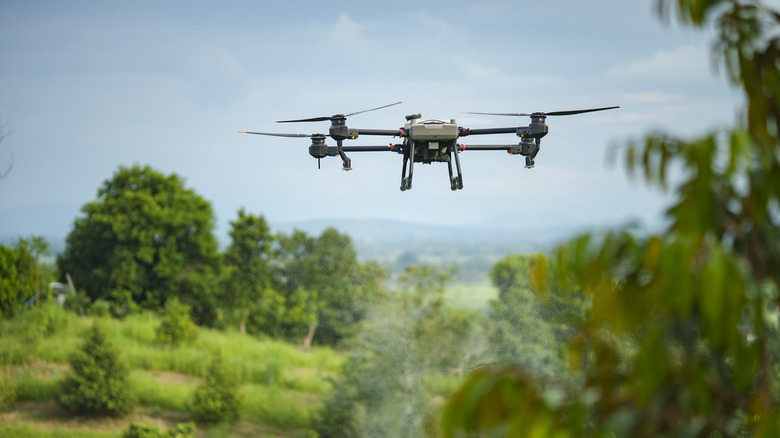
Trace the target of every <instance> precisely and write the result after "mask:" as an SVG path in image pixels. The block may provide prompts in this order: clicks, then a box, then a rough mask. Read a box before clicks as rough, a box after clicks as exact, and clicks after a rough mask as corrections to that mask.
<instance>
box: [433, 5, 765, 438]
mask: <svg viewBox="0 0 780 438" xmlns="http://www.w3.org/2000/svg"><path fill="white" fill-rule="evenodd" d="M658 4H659V10H660V11H661V12H662V13H663V14H664V15H669V14H670V13H672V12H676V14H675V15H676V16H677V17H678V18H679V20H680V21H681V22H682V23H685V24H689V25H691V26H694V27H706V26H710V25H714V26H716V28H717V29H718V31H719V34H718V40H717V42H716V44H715V49H716V50H715V51H716V53H717V55H718V59H719V60H720V61H722V62H723V64H724V65H725V70H726V72H727V73H728V75H729V78H730V79H731V81H732V83H733V84H734V85H736V86H738V87H740V88H741V90H742V91H743V92H744V95H745V98H746V106H747V108H746V116H747V119H746V123H745V127H739V128H735V129H731V130H723V131H719V132H716V133H712V134H710V135H707V136H705V137H703V138H699V139H693V140H680V139H674V138H670V137H669V136H666V135H663V134H658V135H653V136H650V137H648V138H646V139H645V140H644V141H641V142H638V143H635V144H632V145H630V146H629V147H628V148H627V149H626V151H625V152H626V162H627V167H628V168H629V170H632V171H633V170H634V169H639V170H640V171H641V172H642V174H643V175H644V177H645V179H646V180H647V181H648V182H649V183H651V184H655V185H658V186H660V187H666V186H667V184H669V183H670V181H675V183H676V200H675V202H674V203H673V205H672V206H671V208H670V209H669V211H668V213H667V217H668V220H669V223H670V227H669V229H668V230H667V231H666V232H664V233H661V234H658V235H653V236H649V237H640V236H638V235H636V234H635V233H633V232H631V230H622V231H616V232H612V233H608V234H606V235H604V236H594V235H583V236H581V237H579V238H576V239H574V240H573V241H571V242H570V243H568V244H565V245H562V246H561V247H560V248H559V249H558V250H557V252H556V254H555V256H554V258H553V259H552V260H546V259H543V258H540V259H539V260H537V262H536V263H535V264H534V266H533V267H532V268H531V271H532V272H533V276H532V277H533V279H534V282H535V286H536V290H538V291H539V292H540V293H541V294H545V293H549V292H550V291H558V293H559V294H561V295H562V296H564V297H567V298H568V297H572V298H576V299H579V297H581V296H583V294H584V295H585V296H586V297H588V298H589V299H590V300H592V309H591V310H590V311H589V312H587V313H585V314H584V318H582V319H580V320H579V322H578V323H576V324H575V325H574V330H575V331H574V332H573V333H572V334H571V336H570V337H569V340H568V342H567V349H566V357H567V358H568V360H567V362H568V363H569V365H570V366H571V369H572V372H574V373H577V375H578V376H579V378H578V379H576V380H572V381H569V382H564V383H568V384H561V383H562V382H558V381H551V380H550V379H544V378H542V377H540V376H536V375H534V374H532V373H529V372H527V370H526V369H525V368H524V367H522V366H509V367H485V368H480V369H479V370H477V371H475V372H474V373H473V374H472V375H471V376H470V377H469V378H468V380H467V381H466V383H465V384H464V385H463V387H462V388H461V389H459V390H458V391H457V392H456V393H455V394H454V395H453V397H452V398H451V400H450V402H449V404H448V406H447V409H446V412H445V417H444V422H443V425H444V432H445V436H485V435H490V436H632V437H633V436H776V435H777V431H778V422H780V406H779V405H778V401H780V397H778V393H777V392H776V387H777V379H776V376H777V368H776V367H777V363H778V362H777V359H778V357H779V356H778V349H777V347H778V346H777V344H778V341H777V338H778V331H777V306H778V299H780V294H779V293H778V291H780V277H778V275H777V273H778V272H780V252H778V251H780V234H778V230H779V229H780V222H778V219H779V217H778V206H780V154H778V137H777V136H778V133H780V104H778V102H779V101H780V99H779V98H780V86H778V84H780V75H779V74H778V69H779V68H780V64H778V62H777V60H778V59H780V38H777V32H776V30H777V29H778V27H779V25H780V13H778V11H773V10H772V9H770V8H768V7H767V6H765V5H763V4H761V2H759V1H737V0H721V1H698V0H697V1H694V0H679V1H678V0H675V1H671V0H664V1H659V2H658ZM673 166H675V167H678V168H679V169H680V170H681V172H679V178H674V179H672V178H670V177H669V173H670V172H669V169H670V168H672V167H673ZM746 333H747V334H746Z"/></svg>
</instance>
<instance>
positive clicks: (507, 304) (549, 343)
mask: <svg viewBox="0 0 780 438" xmlns="http://www.w3.org/2000/svg"><path fill="white" fill-rule="evenodd" d="M537 258H538V256H534V255H520V254H511V255H508V256H507V257H505V258H504V259H502V260H500V261H498V262H497V263H496V264H495V266H493V268H492V269H491V271H490V277H491V279H492V282H493V285H494V286H496V287H497V288H498V297H497V298H496V299H495V300H492V301H491V302H490V309H491V313H490V315H489V318H488V327H489V328H488V333H489V338H488V339H489V340H490V345H491V351H492V353H493V355H494V358H493V361H495V362H497V363H501V364H507V363H514V364H516V365H518V366H520V367H522V368H523V369H524V370H525V371H526V372H527V373H529V374H532V375H538V376H546V377H553V376H558V377H559V378H560V377H562V374H563V373H564V372H565V361H564V350H563V348H562V347H561V344H560V341H562V339H559V338H557V337H556V330H555V329H556V328H558V327H560V325H561V324H563V323H564V319H565V316H564V315H563V312H561V311H560V310H559V309H556V310H555V311H546V310H547V309H548V307H549V305H548V304H547V300H544V299H542V298H541V297H539V296H537V294H536V293H535V292H534V290H533V289H532V285H531V279H532V275H531V270H532V267H533V265H534V263H535V261H536V260H537Z"/></svg>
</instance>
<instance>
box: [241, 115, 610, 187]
mask: <svg viewBox="0 0 780 438" xmlns="http://www.w3.org/2000/svg"><path fill="white" fill-rule="evenodd" d="M400 103H401V102H395V103H391V104H389V105H383V106H380V107H377V108H371V109H368V110H363V111H358V112H354V113H349V114H334V115H332V116H322V117H311V118H306V119H295V120H279V121H277V123H301V122H324V121H330V123H331V125H330V130H329V132H328V135H327V136H326V135H325V134H280V133H272V132H253V131H238V132H239V133H243V134H257V135H270V136H277V137H299V138H309V139H311V146H309V155H311V156H312V157H314V158H316V159H317V167H318V168H320V160H321V159H322V158H325V157H335V156H338V157H340V158H341V162H342V166H343V169H344V170H352V160H351V159H350V158H349V157H347V152H350V153H351V152H396V153H398V154H401V155H403V166H402V169H401V191H406V190H409V189H411V188H412V176H413V173H414V163H423V164H431V163H440V162H443V163H447V168H448V170H449V181H450V189H452V190H453V191H455V190H460V189H463V172H462V170H461V166H460V153H461V152H463V151H465V150H470V151H472V150H477V151H506V152H507V153H509V154H510V155H522V156H524V157H525V167H526V168H528V169H530V168H533V167H534V164H535V159H536V155H537V154H538V153H539V148H540V145H541V141H542V137H544V136H545V135H547V133H548V131H549V129H548V126H547V124H546V123H545V121H546V119H547V117H550V116H569V115H575V114H582V113H589V112H595V111H604V110H610V109H615V108H620V107H619V106H609V107H603V108H589V109H581V110H569V111H553V112H546V113H545V112H535V113H480V112H464V114H480V115H490V116H513V117H530V118H531V123H530V124H528V126H515V127H507V128H479V129H473V128H463V127H460V126H458V124H457V122H456V121H455V119H451V120H450V121H444V120H423V119H422V115H421V114H412V115H408V116H406V123H405V124H404V126H403V128H398V129H389V130H386V129H355V128H349V127H348V126H347V117H352V116H355V115H358V114H362V113H367V112H369V111H376V110H379V109H383V108H387V107H391V106H394V105H398V104H400ZM489 134H516V135H517V136H518V137H520V143H517V144H508V145H498V144H496V145H472V146H466V145H463V144H460V143H458V139H460V138H461V137H468V136H470V135H489ZM361 135H364V136H387V137H398V138H400V139H401V140H400V141H401V142H400V143H395V144H394V143H390V144H389V145H385V146H344V141H345V140H355V139H356V138H358V137H359V136H361ZM328 136H329V137H330V138H331V139H333V140H335V141H336V146H328V145H327V144H325V141H326V139H327V137H328ZM453 161H454V162H455V171H456V172H457V173H453V166H452V163H453Z"/></svg>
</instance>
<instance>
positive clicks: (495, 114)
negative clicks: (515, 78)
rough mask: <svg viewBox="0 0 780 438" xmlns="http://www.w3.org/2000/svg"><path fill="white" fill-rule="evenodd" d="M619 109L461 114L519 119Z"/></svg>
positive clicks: (610, 107)
mask: <svg viewBox="0 0 780 438" xmlns="http://www.w3.org/2000/svg"><path fill="white" fill-rule="evenodd" d="M615 108H620V107H619V106H607V107H604V108H589V109H581V110H569V111H552V112H549V113H542V112H539V113H477V112H464V113H463V114H481V115H485V116H519V117H527V116H533V115H542V116H571V115H574V114H582V113H590V112H594V111H604V110H610V109H615Z"/></svg>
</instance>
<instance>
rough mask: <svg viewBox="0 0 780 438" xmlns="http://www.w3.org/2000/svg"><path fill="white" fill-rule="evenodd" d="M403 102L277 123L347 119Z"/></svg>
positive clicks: (278, 121)
mask: <svg viewBox="0 0 780 438" xmlns="http://www.w3.org/2000/svg"><path fill="white" fill-rule="evenodd" d="M399 103H401V102H396V103H391V104H389V105H383V106H378V107H376V108H371V109H367V110H363V111H358V112H356V113H349V114H334V115H332V116H321V117H310V118H307V119H294V120H277V121H276V123H297V122H324V121H326V120H334V119H335V120H338V119H346V118H347V117H350V116H354V115H356V114H363V113H367V112H369V111H376V110H379V109H382V108H387V107H389V106H393V105H398V104H399Z"/></svg>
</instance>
